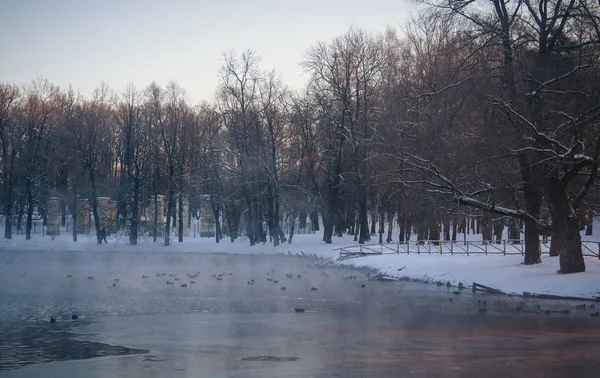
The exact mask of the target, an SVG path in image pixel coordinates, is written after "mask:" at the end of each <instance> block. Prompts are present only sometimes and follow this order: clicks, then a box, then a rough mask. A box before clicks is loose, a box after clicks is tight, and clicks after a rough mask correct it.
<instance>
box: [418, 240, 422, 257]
mask: <svg viewBox="0 0 600 378" xmlns="http://www.w3.org/2000/svg"><path fill="white" fill-rule="evenodd" d="M420 254H421V243H419V241H418V240H417V255H420Z"/></svg>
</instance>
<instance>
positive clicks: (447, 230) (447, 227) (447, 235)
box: [443, 214, 450, 241]
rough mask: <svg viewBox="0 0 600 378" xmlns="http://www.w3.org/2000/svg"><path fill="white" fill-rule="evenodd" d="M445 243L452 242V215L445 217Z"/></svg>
mask: <svg viewBox="0 0 600 378" xmlns="http://www.w3.org/2000/svg"><path fill="white" fill-rule="evenodd" d="M443 222H444V241H449V240H450V215H448V214H446V215H445V216H444V220H443Z"/></svg>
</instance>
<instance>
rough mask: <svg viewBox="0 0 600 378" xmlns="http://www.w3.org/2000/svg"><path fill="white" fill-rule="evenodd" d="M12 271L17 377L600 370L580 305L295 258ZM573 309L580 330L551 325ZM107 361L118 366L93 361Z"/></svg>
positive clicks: (10, 312)
mask: <svg viewBox="0 0 600 378" xmlns="http://www.w3.org/2000/svg"><path fill="white" fill-rule="evenodd" d="M0 259H1V260H0V371H2V370H4V372H2V373H0V374H1V375H2V376H5V375H6V376H7V377H10V376H14V377H19V376H39V377H61V376H65V375H72V376H88V377H107V376H126V375H127V376H131V377H147V376H157V377H159V376H194V377H196V376H217V377H220V376H223V377H264V376H278V377H305V376H314V377H319V376H322V377H335V376H339V377H351V376H360V377H363V376H382V377H396V376H422V377H425V376H437V377H463V376H490V377H505V376H532V377H554V376H555V377H559V376H571V375H577V376H597V374H596V373H597V371H599V370H598V369H600V362H598V359H597V358H595V356H596V355H597V353H595V352H596V351H597V350H598V347H600V327H599V322H598V321H597V319H592V318H589V316H588V314H587V313H586V311H583V310H577V309H576V308H575V303H570V302H559V301H540V300H533V299H527V300H525V302H523V303H521V301H522V299H521V298H516V297H512V298H508V297H498V296H488V297H484V296H482V295H477V296H473V295H472V294H471V293H470V292H463V293H461V294H460V295H454V294H453V293H452V292H453V291H454V290H455V289H447V288H446V287H438V286H435V285H423V284H418V283H410V282H391V283H390V282H377V281H368V280H367V273H368V272H366V271H358V270H349V269H347V268H333V267H327V268H324V267H319V266H315V262H314V260H310V259H300V258H288V257H273V256H239V255H235V256H231V255H201V254H181V253H152V254H147V253H139V252H138V253H131V252H122V253H106V254H90V253H72V252H65V253H56V252H52V253H50V252H49V253H36V252H18V253H2V255H0ZM349 276H356V278H352V279H348V277H349ZM88 277H94V279H88ZM167 281H169V282H172V283H173V284H172V285H167ZM183 284H185V285H186V286H187V287H182V286H181V285H183ZM361 285H365V287H362V286H361ZM283 286H285V288H286V289H285V290H282V287H283ZM313 287H315V288H318V290H317V291H313V290H311V288H313ZM450 299H451V300H450ZM483 301H485V304H484V303H483ZM517 306H519V308H520V309H521V311H520V312H519V315H518V314H517V313H516V311H515V309H516V307H517ZM296 308H302V309H305V312H303V313H298V312H296V311H295V309H296ZM483 308H484V309H485V311H481V309H483ZM565 308H569V309H570V315H569V316H564V315H558V314H552V315H551V316H546V315H545V314H544V312H543V310H545V309H551V310H562V309H565ZM74 312H76V313H77V314H78V315H79V319H77V320H75V321H72V320H71V319H70V317H71V314H72V313H74ZM51 316H54V317H56V318H57V322H56V323H55V324H50V322H49V319H50V317H51ZM127 355H130V356H127ZM102 356H113V357H111V358H93V357H102ZM115 356H121V357H115ZM90 358H92V359H90ZM65 360H71V361H69V362H68V363H65V362H57V363H53V364H41V363H43V362H50V361H65ZM25 365H27V366H25ZM50 366H52V367H51V368H50ZM15 369H16V370H15ZM199 372H201V373H202V374H200V375H199Z"/></svg>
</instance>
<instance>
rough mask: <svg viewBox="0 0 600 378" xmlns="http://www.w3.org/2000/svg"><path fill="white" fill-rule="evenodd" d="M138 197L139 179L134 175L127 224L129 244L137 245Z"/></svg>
mask: <svg viewBox="0 0 600 378" xmlns="http://www.w3.org/2000/svg"><path fill="white" fill-rule="evenodd" d="M139 199H140V179H139V178H138V177H134V179H133V204H132V206H131V223H130V225H129V244H131V245H137V242H138V228H139V219H140V218H139V216H138V213H139V211H140V209H139V204H138V201H139Z"/></svg>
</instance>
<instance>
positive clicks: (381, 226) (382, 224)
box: [379, 207, 385, 244]
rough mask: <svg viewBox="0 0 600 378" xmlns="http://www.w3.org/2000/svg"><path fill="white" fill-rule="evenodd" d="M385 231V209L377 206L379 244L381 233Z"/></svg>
mask: <svg viewBox="0 0 600 378" xmlns="http://www.w3.org/2000/svg"><path fill="white" fill-rule="evenodd" d="M384 232H385V211H383V207H380V208H379V244H383V233H384Z"/></svg>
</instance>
